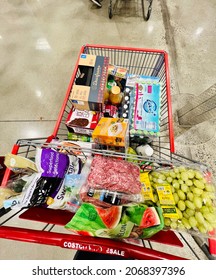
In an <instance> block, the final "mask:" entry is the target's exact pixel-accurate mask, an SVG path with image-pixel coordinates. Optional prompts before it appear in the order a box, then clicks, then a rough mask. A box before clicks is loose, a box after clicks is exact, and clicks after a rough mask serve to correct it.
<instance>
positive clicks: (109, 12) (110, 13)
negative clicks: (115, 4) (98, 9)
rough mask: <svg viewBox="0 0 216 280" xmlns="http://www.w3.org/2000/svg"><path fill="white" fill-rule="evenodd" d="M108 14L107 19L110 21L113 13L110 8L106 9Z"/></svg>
mask: <svg viewBox="0 0 216 280" xmlns="http://www.w3.org/2000/svg"><path fill="white" fill-rule="evenodd" d="M108 14H109V18H110V19H111V18H112V17H113V13H112V8H111V7H109V8H108Z"/></svg>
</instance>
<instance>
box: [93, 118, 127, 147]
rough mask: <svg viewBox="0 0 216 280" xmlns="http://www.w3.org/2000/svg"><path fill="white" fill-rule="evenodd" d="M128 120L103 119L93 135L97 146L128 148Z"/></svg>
mask: <svg viewBox="0 0 216 280" xmlns="http://www.w3.org/2000/svg"><path fill="white" fill-rule="evenodd" d="M128 135H129V134H128V120H127V119H124V118H101V119H100V121H99V123H98V124H97V126H96V128H95V129H94V131H93V133H92V139H93V141H94V142H95V143H97V144H102V145H110V146H120V147H127V146H128V138H129V137H128Z"/></svg>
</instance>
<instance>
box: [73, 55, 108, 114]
mask: <svg viewBox="0 0 216 280" xmlns="http://www.w3.org/2000/svg"><path fill="white" fill-rule="evenodd" d="M78 64H79V65H78V73H79V76H78V78H77V79H76V81H75V84H74V85H73V87H72V90H71V95H70V99H71V100H72V103H73V105H74V107H75V108H76V109H78V110H90V111H100V112H101V111H102V110H103V103H104V92H105V87H106V82H107V75H108V65H109V58H108V57H104V56H96V55H90V54H81V56H80V59H79V63H78Z"/></svg>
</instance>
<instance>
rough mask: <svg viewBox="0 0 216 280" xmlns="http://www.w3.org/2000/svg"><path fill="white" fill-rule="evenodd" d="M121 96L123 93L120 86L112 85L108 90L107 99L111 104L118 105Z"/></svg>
mask: <svg viewBox="0 0 216 280" xmlns="http://www.w3.org/2000/svg"><path fill="white" fill-rule="evenodd" d="M122 97H123V94H122V92H121V89H120V87H118V86H113V87H112V88H111V91H110V95H109V101H110V102H111V103H112V104H113V105H117V106H118V105H120V104H121V101H122Z"/></svg>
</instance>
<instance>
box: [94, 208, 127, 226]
mask: <svg viewBox="0 0 216 280" xmlns="http://www.w3.org/2000/svg"><path fill="white" fill-rule="evenodd" d="M95 209H96V211H97V212H98V215H99V216H100V218H101V220H102V221H103V223H104V224H105V226H106V227H107V228H115V227H116V226H117V225H118V224H119V221H120V219H121V213H122V206H112V207H109V208H101V207H95Z"/></svg>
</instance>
